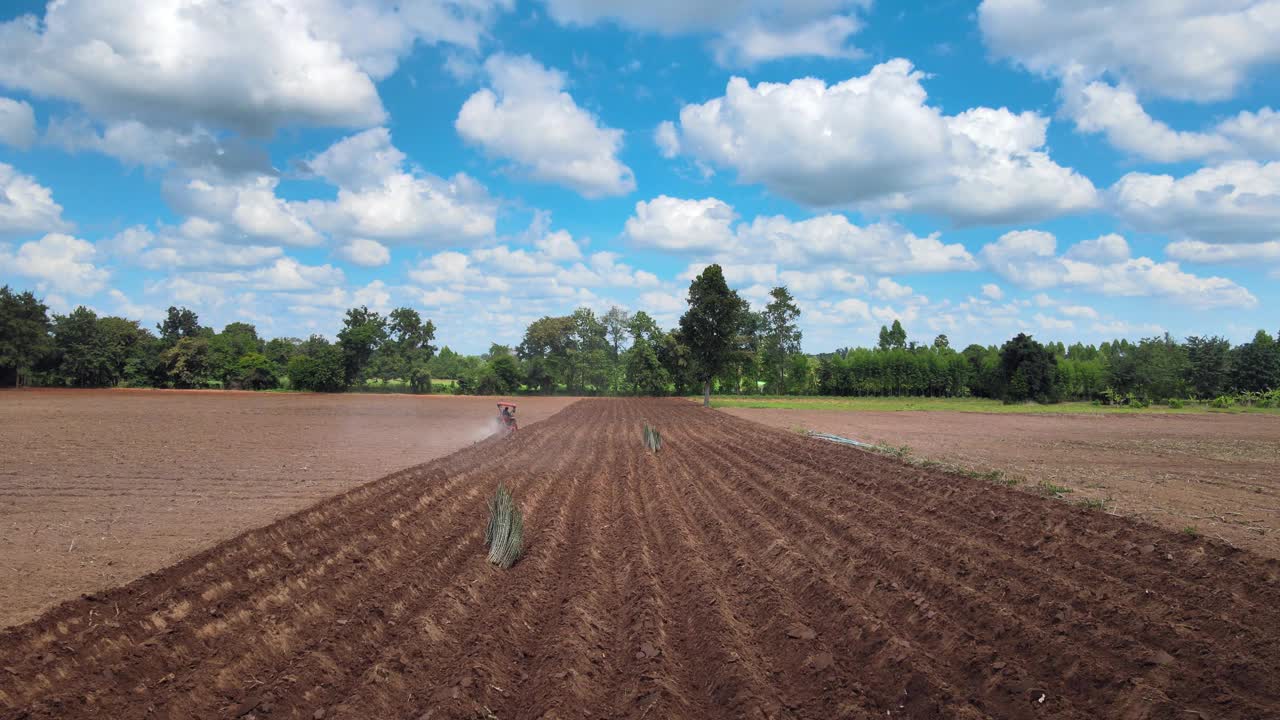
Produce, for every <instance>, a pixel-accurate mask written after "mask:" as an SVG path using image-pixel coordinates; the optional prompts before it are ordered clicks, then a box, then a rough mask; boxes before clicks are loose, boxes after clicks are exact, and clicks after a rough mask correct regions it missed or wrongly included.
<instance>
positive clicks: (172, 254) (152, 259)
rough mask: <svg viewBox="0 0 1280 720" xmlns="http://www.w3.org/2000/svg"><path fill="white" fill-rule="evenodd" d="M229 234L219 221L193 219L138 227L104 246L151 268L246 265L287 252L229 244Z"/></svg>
mask: <svg viewBox="0 0 1280 720" xmlns="http://www.w3.org/2000/svg"><path fill="white" fill-rule="evenodd" d="M228 234H229V233H227V231H226V230H225V229H224V228H223V226H222V225H221V224H219V223H216V222H211V221H208V220H203V219H200V218H190V219H188V220H187V221H185V222H183V223H182V224H181V225H178V226H171V225H160V226H159V227H158V228H157V229H156V230H155V231H152V230H150V229H148V228H146V227H144V226H141V225H138V226H134V227H131V228H128V229H126V230H124V231H122V232H120V233H118V234H117V235H115V236H114V237H111V238H109V239H107V240H105V241H103V242H102V243H101V245H102V246H103V250H104V251H105V252H107V253H108V254H110V255H113V256H115V257H118V258H120V259H122V260H125V261H126V262H129V263H131V264H135V265H138V266H139V267H143V268H146V269H148V270H186V269H193V270H195V269H199V270H207V269H219V268H246V267H254V266H258V265H262V264H263V263H267V262H271V261H273V260H275V259H277V258H280V257H282V256H283V255H284V251H283V250H281V249H280V248H279V247H275V246H268V245H252V244H250V245H244V244H232V243H227V242H225V241H224V240H223V238H224V237H226V236H227V235H228Z"/></svg>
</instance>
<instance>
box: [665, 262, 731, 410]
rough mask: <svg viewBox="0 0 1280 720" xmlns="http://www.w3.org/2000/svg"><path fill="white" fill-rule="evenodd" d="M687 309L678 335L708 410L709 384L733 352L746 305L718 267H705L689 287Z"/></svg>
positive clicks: (681, 318)
mask: <svg viewBox="0 0 1280 720" xmlns="http://www.w3.org/2000/svg"><path fill="white" fill-rule="evenodd" d="M688 301H689V309H688V310H687V311H685V313H684V315H683V316H681V317H680V335H681V336H682V338H683V340H684V342H685V344H686V345H687V346H688V347H689V353H690V356H691V357H692V359H693V362H694V367H695V372H696V374H697V378H698V380H699V381H701V382H702V404H703V405H704V406H706V407H710V406H711V380H712V378H714V377H715V376H716V375H718V374H719V373H720V371H721V370H723V369H724V366H725V363H726V362H727V361H728V360H729V356H730V353H732V352H733V349H734V342H735V340H736V339H737V335H738V326H739V324H740V323H741V321H742V316H743V314H744V313H745V311H746V304H745V303H744V302H743V301H742V298H740V297H739V296H738V293H737V292H735V291H733V290H730V289H729V285H728V284H727V283H726V282H725V280H724V271H723V270H721V269H720V266H719V265H708V266H707V268H706V269H705V270H703V271H702V274H700V275H698V277H696V278H694V279H693V282H692V283H690V284H689V299H688Z"/></svg>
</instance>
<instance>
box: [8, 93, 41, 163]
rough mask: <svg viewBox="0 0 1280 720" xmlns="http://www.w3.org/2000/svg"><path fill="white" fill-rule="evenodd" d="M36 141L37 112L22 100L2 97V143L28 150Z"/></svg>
mask: <svg viewBox="0 0 1280 720" xmlns="http://www.w3.org/2000/svg"><path fill="white" fill-rule="evenodd" d="M35 141H36V114H35V112H34V111H32V109H31V106H30V105H28V104H27V103H25V102H23V101H21V100H11V99H9V98H7V97H0V143H4V144H5V145H11V146H13V147H16V148H18V149H19V150H26V149H27V148H29V147H31V145H32V143H34V142H35Z"/></svg>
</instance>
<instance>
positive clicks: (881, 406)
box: [690, 395, 1280, 415]
mask: <svg viewBox="0 0 1280 720" xmlns="http://www.w3.org/2000/svg"><path fill="white" fill-rule="evenodd" d="M690 399H691V400H693V399H696V400H697V401H698V402H701V401H702V398H701V397H698V398H690ZM711 404H712V405H713V406H715V407H721V408H761V409H770V408H777V409H784V410H842V411H867V412H873V411H874V412H907V411H921V410H944V411H949V412H974V413H1001V414H1009V413H1015V414H1018V413H1020V414H1035V415H1040V414H1048V415H1063V414H1066V415H1073V414H1074V415H1188V414H1200V413H1209V412H1219V413H1221V412H1229V413H1242V412H1243V413H1265V414H1272V415H1280V408H1258V407H1242V406H1233V407H1229V408H1212V407H1210V404H1209V403H1204V402H1192V401H1189V400H1188V401H1184V402H1180V403H1177V405H1178V407H1171V406H1170V405H1151V406H1149V407H1145V408H1133V407H1127V406H1124V405H1094V404H1093V403H1090V402H1064V403H1057V404H1055V405H1037V404H1036V403H1021V404H1015V405H1006V404H1004V403H1002V402H1000V401H999V400H990V399H988V398H925V397H818V396H807V395H805V396H795V395H786V396H771V395H716V396H714V397H712V399H711Z"/></svg>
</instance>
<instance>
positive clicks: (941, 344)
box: [933, 333, 951, 350]
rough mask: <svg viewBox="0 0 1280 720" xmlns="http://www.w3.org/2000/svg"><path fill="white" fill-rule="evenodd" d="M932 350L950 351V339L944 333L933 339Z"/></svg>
mask: <svg viewBox="0 0 1280 720" xmlns="http://www.w3.org/2000/svg"><path fill="white" fill-rule="evenodd" d="M933 349H934V350H950V349H951V339H950V338H948V337H947V336H946V333H943V334H941V335H939V336H938V337H936V338H934V339H933Z"/></svg>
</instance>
